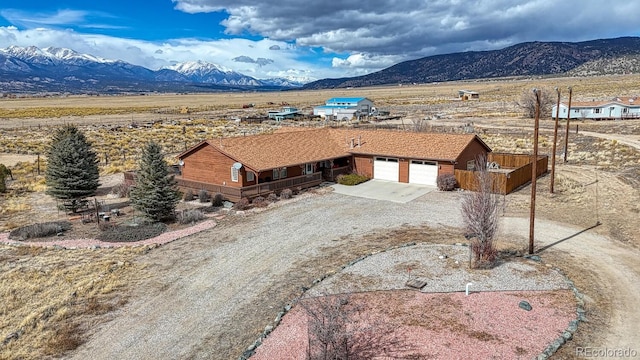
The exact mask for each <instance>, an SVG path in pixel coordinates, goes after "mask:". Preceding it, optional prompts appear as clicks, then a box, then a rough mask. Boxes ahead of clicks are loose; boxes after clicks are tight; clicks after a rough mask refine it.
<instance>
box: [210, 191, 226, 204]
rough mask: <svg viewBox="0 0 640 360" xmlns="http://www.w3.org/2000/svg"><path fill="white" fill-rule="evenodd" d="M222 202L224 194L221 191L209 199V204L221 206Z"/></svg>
mask: <svg viewBox="0 0 640 360" xmlns="http://www.w3.org/2000/svg"><path fill="white" fill-rule="evenodd" d="M223 204H224V195H222V194H221V193H216V194H215V195H214V196H213V200H211V205H213V206H222V205H223Z"/></svg>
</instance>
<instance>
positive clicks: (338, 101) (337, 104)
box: [313, 97, 375, 120]
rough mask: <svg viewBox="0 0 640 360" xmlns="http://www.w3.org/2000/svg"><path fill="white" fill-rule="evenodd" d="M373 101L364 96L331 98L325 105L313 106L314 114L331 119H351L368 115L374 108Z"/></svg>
mask: <svg viewBox="0 0 640 360" xmlns="http://www.w3.org/2000/svg"><path fill="white" fill-rule="evenodd" d="M374 109H375V108H374V106H373V101H371V100H369V99H367V98H364V97H358V98H331V99H329V100H327V101H326V102H325V104H324V105H321V106H316V107H314V108H313V115H316V116H320V117H322V118H327V119H331V120H350V119H352V118H353V117H359V115H368V114H370V113H371V112H372V111H373V110H374Z"/></svg>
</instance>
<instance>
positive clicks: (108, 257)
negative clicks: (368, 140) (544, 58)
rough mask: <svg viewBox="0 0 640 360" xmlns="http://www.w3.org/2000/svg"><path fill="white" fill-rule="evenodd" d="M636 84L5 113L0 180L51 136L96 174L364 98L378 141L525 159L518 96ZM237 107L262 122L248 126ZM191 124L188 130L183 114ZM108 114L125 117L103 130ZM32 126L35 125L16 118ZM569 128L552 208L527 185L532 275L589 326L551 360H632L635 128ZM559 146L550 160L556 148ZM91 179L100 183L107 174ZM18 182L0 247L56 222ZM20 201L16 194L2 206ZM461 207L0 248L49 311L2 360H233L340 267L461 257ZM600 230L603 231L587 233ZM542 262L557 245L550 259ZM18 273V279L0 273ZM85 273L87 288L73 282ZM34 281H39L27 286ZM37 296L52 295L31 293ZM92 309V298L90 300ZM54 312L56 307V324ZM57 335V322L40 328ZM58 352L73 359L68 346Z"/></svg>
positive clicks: (160, 102)
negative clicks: (587, 355) (56, 278)
mask: <svg viewBox="0 0 640 360" xmlns="http://www.w3.org/2000/svg"><path fill="white" fill-rule="evenodd" d="M638 83H640V75H634V76H626V77H600V78H593V79H589V78H585V79H582V78H581V79H576V78H567V79H540V80H535V81H525V80H518V81H490V82H472V83H464V82H463V83H448V84H430V85H420V86H403V87H384V88H370V89H349V90H344V91H312V92H282V93H257V94H207V95H158V96H139V97H98V98H92V99H91V100H92V101H87V98H84V97H69V98H66V99H16V100H2V101H0V110H2V111H3V115H2V116H0V119H1V120H0V135H1V136H2V139H3V140H2V146H0V153H2V154H3V155H2V156H3V157H2V158H0V159H1V160H0V162H3V161H6V162H7V163H11V162H13V163H15V162H16V159H24V160H29V159H28V158H27V157H31V158H30V159H31V160H33V156H34V154H35V151H40V152H41V151H42V149H43V148H44V146H45V145H46V144H45V142H43V139H47V136H48V135H47V134H48V132H50V130H51V129H50V128H49V126H53V125H55V124H62V123H69V122H71V123H77V124H79V125H80V126H81V127H82V128H83V129H84V130H86V131H89V132H90V133H91V134H90V136H89V137H90V138H91V139H93V141H96V142H97V141H101V142H100V146H102V147H101V148H100V149H101V150H100V154H101V156H102V155H103V153H104V151H103V149H108V148H109V147H117V148H118V149H120V148H121V147H122V148H124V147H127V146H128V147H131V145H130V144H136V143H139V142H140V141H143V140H144V139H149V138H153V136H158V139H159V140H160V141H164V142H165V143H166V144H168V146H171V147H172V149H173V148H175V149H181V148H182V147H183V146H184V144H183V141H182V139H181V138H180V135H179V134H180V132H181V131H182V126H183V125H182V123H179V124H180V125H175V124H177V123H175V122H184V124H187V123H193V124H194V126H191V127H188V128H187V129H186V133H187V135H188V136H189V139H192V140H193V141H196V140H197V139H198V138H199V137H211V136H217V135H215V134H218V131H228V130H229V129H233V131H234V132H236V133H237V129H238V128H236V127H235V126H236V125H234V124H235V122H233V121H232V122H228V123H227V122H219V121H220V120H224V121H226V120H232V119H234V118H236V117H241V116H250V115H256V114H260V113H264V112H266V110H268V109H277V108H279V107H280V106H281V105H280V104H282V103H288V104H291V105H292V106H297V107H299V108H301V109H306V110H307V111H308V110H310V109H311V107H312V106H313V105H317V104H320V103H322V102H323V101H324V100H326V99H327V98H329V97H333V96H367V97H369V98H371V99H372V100H373V101H375V102H376V105H377V106H379V107H380V108H387V109H389V110H391V112H392V113H393V114H396V115H400V116H402V117H403V118H402V119H401V120H399V122H398V121H396V122H395V123H392V122H387V121H382V122H380V124H387V125H392V126H396V127H405V128H411V126H414V125H415V124H416V123H419V122H420V121H421V120H422V119H425V118H427V117H428V118H429V119H431V120H429V121H428V128H429V129H433V130H437V131H457V132H460V131H463V130H464V127H465V125H472V128H473V130H474V131H475V132H476V133H478V134H479V135H480V136H481V137H482V138H483V140H485V141H486V142H487V143H488V144H489V145H490V146H491V147H492V148H493V149H494V150H496V151H512V152H520V153H529V152H530V151H531V144H532V123H533V122H532V120H530V119H524V118H522V117H521V116H520V114H519V112H520V110H519V109H518V107H517V106H516V105H515V102H516V101H517V100H518V97H519V96H520V94H521V93H522V91H524V90H527V89H530V88H532V87H546V88H553V86H560V87H563V88H566V86H568V85H573V86H574V100H576V101H586V100H591V99H607V98H610V97H613V96H629V95H636V93H637V89H638ZM460 88H465V89H470V90H475V91H479V92H480V93H481V100H480V101H478V102H464V103H463V102H459V101H453V100H452V98H453V97H455V96H456V94H457V90H459V89H460ZM94 100H95V101H94ZM246 103H255V105H256V106H255V107H254V108H250V109H243V108H242V105H243V104H246ZM185 107H187V108H189V113H187V114H180V111H181V109H183V108H185ZM59 108H62V109H64V108H66V109H67V110H69V109H71V110H70V112H71V113H73V112H74V111H77V112H78V114H80V113H82V111H85V110H86V111H88V112H89V113H92V115H75V116H74V115H69V111H67V112H65V111H63V112H62V114H63V115H60V116H55V117H51V116H50V117H47V115H46V114H47V113H50V112H51V111H52V109H59ZM83 108H90V109H89V110H87V109H85V110H82V109H83ZM34 109H35V110H34ZM104 109H111V110H113V109H115V110H117V111H120V112H121V113H117V114H112V113H110V111H105V110H104ZM32 110H33V111H32ZM34 111H35V112H34ZM7 114H8V115H7ZM34 114H36V115H34ZM37 114H43V115H42V116H40V115H37ZM27 115H29V116H31V117H24V116H27ZM12 116H13V117H12ZM200 119H204V120H202V124H198V125H195V124H196V123H198V121H201V120H200ZM155 120H163V123H162V124H159V125H154V126H155V127H153V128H150V129H148V130H146V129H128V130H124V128H123V129H122V130H123V131H121V132H118V131H115V130H112V129H113V127H112V126H113V125H120V126H122V127H125V125H127V124H130V123H132V122H137V123H144V122H149V121H155ZM205 120H206V121H205ZM172 122H174V124H172ZM45 124H46V125H45ZM98 124H99V125H100V126H99V127H98V126H96V125H98ZM574 124H577V125H579V131H578V134H575V129H574V128H573V127H572V128H571V133H570V137H569V162H568V163H567V164H563V163H561V160H560V159H561V157H560V155H561V152H562V146H559V150H558V156H559V164H558V166H557V168H556V175H557V177H556V182H555V184H556V192H555V194H550V193H549V180H550V176H549V175H547V176H545V177H543V178H541V179H539V180H538V194H537V200H536V203H537V207H536V218H537V221H536V239H537V241H538V242H537V248H538V249H542V252H541V256H542V258H543V262H544V263H545V264H551V265H553V266H557V267H559V268H560V269H562V270H563V271H564V272H565V273H566V274H567V275H568V276H569V277H570V278H571V279H572V280H573V281H574V282H575V283H576V286H577V287H578V288H579V289H580V290H581V291H582V292H583V293H584V294H585V299H584V302H585V307H586V309H587V314H586V316H587V318H588V320H589V322H587V323H582V324H581V325H580V328H579V330H578V333H577V334H576V336H575V337H574V339H573V340H571V341H570V342H569V343H568V344H567V345H565V346H564V347H563V348H562V350H561V351H560V353H558V354H557V355H556V358H560V359H565V358H574V357H575V348H576V347H585V346H592V347H604V346H606V347H632V348H633V347H634V346H635V348H636V350H638V351H640V349H638V348H637V344H640V339H639V338H638V334H639V333H640V331H639V329H638V327H637V324H638V323H640V319H639V318H638V312H637V311H636V309H635V308H634V304H635V303H637V302H638V300H640V288H639V287H638V284H640V268H639V265H638V262H637V258H638V255H640V254H639V250H638V249H639V248H640V234H639V233H638V231H637V230H638V224H639V223H638V220H637V219H638V217H639V214H640V180H638V179H640V150H638V149H637V146H636V145H637V141H638V136H640V121H638V120H632V121H607V122H589V121H585V122H576V123H574ZM242 126H244V125H242ZM541 128H542V130H541V150H540V152H541V153H542V154H550V149H551V142H552V136H553V121H552V120H551V119H548V118H546V119H543V121H542V124H541ZM225 129H226V130H225ZM246 129H252V127H250V126H248V127H247V128H246ZM247 131H249V130H247ZM250 131H253V130H250ZM256 131H264V129H263V128H260V129H257V130H256ZM137 134H140V135H137ZM176 134H178V135H176ZM125 135H126V139H127V140H126V142H127V144H125V145H121V143H120V142H121V140H120V137H122V138H125ZM6 139H9V140H7V141H5V140H6ZM100 139H106V140H105V141H102V140H100ZM559 139H560V141H559V144H562V143H563V140H564V135H563V133H562V132H561V135H560V137H559ZM119 141H120V142H119ZM190 141H191V140H190ZM132 151H133V150H132ZM23 154H26V155H23ZM132 154H133V153H132ZM125 155H126V154H125ZM25 156H26V157H25ZM122 156H123V155H122V154H121V153H120V152H117V153H114V154H109V159H110V160H111V161H112V162H115V160H114V159H115V158H116V157H122ZM123 160H124V159H123ZM131 160H132V157H129V156H128V155H126V162H127V163H129V165H127V164H126V163H125V161H123V162H122V164H117V166H118V167H117V168H121V167H124V166H130V164H133V162H132V161H131ZM110 165H113V164H111V163H110ZM101 167H102V169H103V172H104V173H108V172H107V170H106V169H107V165H105V164H102V165H101ZM112 168H116V167H112ZM14 174H17V175H18V177H19V180H17V181H16V183H13V184H10V188H11V189H12V190H11V191H10V193H9V194H7V195H2V197H0V229H9V228H14V227H16V226H19V225H22V224H25V223H30V222H34V221H44V220H52V219H57V218H58V217H59V216H60V215H59V214H58V213H57V212H54V211H52V209H55V201H53V200H51V198H49V197H48V196H46V195H44V194H43V192H42V191H43V187H44V185H43V183H42V180H41V178H39V177H38V176H37V175H36V174H35V170H34V166H33V165H32V166H31V167H25V168H22V169H16V171H14ZM114 179H118V178H117V177H114ZM23 181H24V182H23ZM116 182H117V180H115V181H114V184H115V183H116ZM18 185H19V186H18ZM16 188H19V191H14V190H17V189H16ZM104 196H106V195H104ZM460 196H461V194H459V193H440V192H434V193H431V194H428V195H426V196H425V197H423V198H420V199H418V200H416V201H414V202H411V203H409V204H406V205H398V204H389V203H381V202H375V201H367V200H364V199H345V198H343V197H340V196H338V195H336V194H330V193H329V194H320V193H318V194H313V193H310V194H307V195H305V196H301V197H299V198H296V199H295V200H294V201H291V202H290V203H288V204H286V205H285V204H284V203H282V204H281V205H278V206H276V207H274V208H273V209H269V210H267V211H264V212H261V213H258V214H255V215H250V216H247V217H228V218H226V219H224V220H222V221H221V222H220V223H219V224H218V226H217V227H216V228H215V229H212V230H210V231H206V232H203V233H201V234H197V235H193V236H191V237H188V238H186V239H183V240H179V241H176V242H174V243H171V244H168V245H166V246H162V247H160V248H156V249H152V250H149V249H147V250H144V249H136V250H132V251H129V252H128V251H126V250H119V251H118V252H115V251H111V250H107V249H102V250H100V251H77V252H76V253H72V252H68V251H62V252H61V251H53V250H24V249H20V248H13V247H5V246H2V247H0V250H1V251H0V258H2V260H3V262H2V264H3V273H4V274H9V273H10V274H11V276H17V277H13V278H11V280H10V281H12V282H15V283H16V284H18V283H20V281H22V282H23V284H31V285H33V286H34V292H33V294H37V293H41V294H47V295H46V296H47V297H46V298H44V299H40V300H39V301H40V302H38V303H37V304H32V305H29V306H30V309H33V310H32V311H31V312H27V313H25V314H24V315H23V318H19V319H18V318H16V320H14V323H11V325H10V326H8V327H7V329H8V330H4V329H5V328H4V327H3V333H0V337H2V339H5V338H6V337H7V336H9V335H11V334H12V333H13V331H15V329H18V328H20V327H21V326H23V325H25V324H26V325H30V326H31V325H32V324H37V326H35V327H34V328H33V330H30V331H31V332H30V333H29V334H28V335H24V336H22V335H21V336H20V337H19V338H18V339H19V340H18V341H12V342H11V343H10V344H11V345H10V347H4V348H3V349H2V351H3V352H2V353H1V354H2V357H4V356H5V355H6V357H7V358H24V359H28V358H43V357H47V356H49V357H52V356H55V355H56V354H60V353H61V352H64V351H68V350H70V349H73V348H75V347H76V346H78V345H80V344H82V343H83V342H84V344H82V345H80V347H79V348H78V349H77V350H75V351H72V352H70V353H68V356H71V357H74V358H78V359H82V358H86V357H87V356H91V357H93V358H96V359H101V358H105V359H106V358H114V357H115V358H130V357H132V356H134V357H136V358H141V359H144V358H149V359H150V358H157V357H158V356H160V357H172V358H194V359H196V358H207V359H209V358H220V359H229V358H236V357H237V356H238V355H240V354H241V353H242V352H243V351H244V350H245V349H246V347H247V346H248V345H250V344H251V343H252V342H253V341H254V340H255V339H256V338H257V337H258V335H259V334H260V333H261V332H262V331H263V330H264V327H265V326H266V325H269V324H270V323H271V322H272V321H273V318H274V317H275V315H276V314H277V313H278V312H279V311H280V310H281V309H282V307H283V306H285V305H286V304H287V303H289V302H291V301H292V300H293V299H294V298H295V297H296V296H298V295H299V294H300V292H301V289H302V287H308V286H310V284H311V283H312V282H313V280H314V279H316V278H318V277H321V276H323V275H324V274H326V273H330V272H334V271H336V270H337V269H338V268H339V267H340V266H342V265H344V264H345V263H348V262H349V261H352V260H353V259H356V258H358V257H360V256H362V255H365V254H368V253H370V252H372V251H376V250H381V249H384V248H387V247H389V246H393V245H397V244H403V243H408V242H427V243H456V242H462V241H463V237H462V236H461V232H460V230H459V227H460V219H459V209H458V205H457V204H458V201H459V197H460ZM529 196H530V187H529V186H527V187H524V188H522V189H520V190H518V191H517V192H515V193H514V194H511V195H508V196H507V197H506V198H505V200H506V201H505V206H504V209H503V215H504V220H503V235H502V237H501V240H502V242H501V243H500V246H501V248H502V249H504V250H514V251H522V250H523V249H524V248H525V247H526V243H527V234H528V213H529ZM597 222H600V223H601V225H599V226H595V227H594V225H595V224H596V223H597ZM552 244H555V245H553V246H551V247H549V248H545V247H546V246H548V245H552ZM74 261H76V262H78V263H79V264H87V263H94V264H96V266H97V268H95V267H86V268H82V267H73V269H70V271H71V272H67V273H65V274H64V275H62V276H63V278H64V279H68V282H67V283H55V284H54V283H47V282H45V281H44V280H43V279H44V278H46V277H43V276H40V275H42V274H47V273H49V272H51V271H53V270H52V269H62V268H64V267H65V265H66V264H70V263H72V262H74ZM114 263H115V264H120V263H122V264H125V265H124V266H116V267H115V268H114V270H113V271H111V272H110V270H109V269H111V267H112V266H113V264H114ZM14 268H15V269H19V270H20V271H18V270H13V271H10V272H9V270H10V269H14ZM85 270H86V271H88V272H83V271H85ZM92 272H93V273H92ZM111 273H113V274H118V279H121V280H122V281H120V280H118V281H116V278H114V277H113V276H111V275H105V274H111ZM20 274H23V275H24V276H23V275H20ZM34 274H40V275H38V276H37V277H34V276H35V275H34ZM93 274H101V276H102V277H101V278H100V279H104V281H102V282H101V283H102V284H103V285H101V286H102V287H101V288H100V289H101V290H95V291H94V292H91V291H92V290H91V287H89V286H88V285H87V284H88V283H89V281H90V280H91V279H94V276H93ZM124 274H126V276H125V275H124ZM33 279H40V280H38V281H41V283H40V284H34V283H33ZM74 279H76V280H77V281H76V280H74ZM185 279H188V281H185ZM4 280H7V278H3V281H4ZM7 281H9V280H7ZM31 285H30V286H31ZM37 286H41V287H42V288H41V289H45V288H47V289H49V290H51V291H53V292H52V293H50V292H44V291H42V290H37V289H36V288H37ZM96 286H97V285H96ZM3 287H4V286H3ZM23 287H25V288H26V286H23ZM56 289H57V290H56ZM87 289H88V290H87ZM96 289H97V288H96ZM2 290H3V291H4V290H7V291H8V292H7V294H8V295H6V296H13V298H15V299H19V301H20V302H21V303H24V304H30V303H29V302H28V301H27V300H25V299H31V298H33V299H38V296H36V295H33V294H32V295H24V298H23V297H20V298H18V297H16V296H18V293H17V292H16V291H17V290H15V289H2ZM90 290H91V291H90ZM74 291H76V292H77V293H78V294H81V295H83V294H89V295H90V296H89V295H87V296H88V297H87V298H83V299H87V300H83V302H80V301H77V302H78V304H80V303H81V304H83V307H78V306H76V307H73V308H72V309H73V310H69V308H65V307H62V306H61V305H60V304H70V301H71V300H70V299H71V298H69V297H68V296H69V294H72V293H74ZM87 291H89V292H87ZM99 294H102V295H100V296H97V295H99ZM103 295H104V296H103ZM107 295H108V296H107ZM83 296H84V295H83ZM48 298H50V299H52V300H51V301H52V304H49V307H50V309H48V305H47V299H48ZM53 299H55V301H54V300H53ZM88 299H94V300H88ZM16 301H18V300H16ZM78 304H76V305H78ZM54 305H55V306H54ZM58 305H60V306H58ZM74 306H75V305H74ZM58 311H59V312H58ZM16 313H18V312H17V310H16ZM63 313H65V314H67V313H68V314H74V317H75V318H76V319H80V323H79V324H78V323H75V324H74V327H71V328H66V329H67V330H65V331H68V332H69V331H71V332H70V333H64V332H62V331H60V332H59V333H60V337H58V338H46V337H44V338H43V337H42V336H40V337H38V336H36V335H35V334H55V333H56V332H55V331H53V330H52V328H54V329H55V328H56V327H57V324H64V323H65V321H67V320H65V319H67V316H63ZM20 314H22V313H20ZM52 315H55V316H52ZM34 319H39V320H38V321H34ZM54 320H55V321H62V322H59V323H57V322H52V321H54ZM69 329H71V330H69ZM74 329H81V332H79V333H81V334H85V335H84V336H80V337H78V336H71V335H69V334H73V330H74ZM65 334H66V335H67V337H66V338H65V336H63V335H65ZM47 336H50V335H47ZM2 339H0V340H2ZM20 339H21V340H20ZM65 339H66V340H73V341H69V342H64V340H65ZM23 341H24V343H23ZM175 344H180V346H179V347H176V346H175ZM21 346H24V347H21ZM9 348H10V349H12V350H14V351H13V354H19V355H16V356H14V357H12V356H9V355H8V354H11V353H12V352H11V351H10V352H5V351H7V350H8V349H9ZM17 349H19V351H18V350H17ZM29 354H31V355H29Z"/></svg>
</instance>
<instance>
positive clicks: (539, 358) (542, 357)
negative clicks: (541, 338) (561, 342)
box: [536, 354, 549, 360]
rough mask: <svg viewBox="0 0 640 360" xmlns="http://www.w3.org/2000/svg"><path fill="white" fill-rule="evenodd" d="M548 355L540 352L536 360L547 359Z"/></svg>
mask: <svg viewBox="0 0 640 360" xmlns="http://www.w3.org/2000/svg"><path fill="white" fill-rule="evenodd" d="M548 358H549V357H548V356H547V355H546V354H540V355H538V357H537V358H536V360H547V359H548Z"/></svg>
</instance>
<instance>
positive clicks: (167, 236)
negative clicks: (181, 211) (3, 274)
mask: <svg viewBox="0 0 640 360" xmlns="http://www.w3.org/2000/svg"><path fill="white" fill-rule="evenodd" d="M216 225H217V224H216V222H215V221H213V220H206V221H203V222H201V223H199V224H197V225H193V226H191V227H188V228H185V229H181V230H174V231H170V232H166V233H162V234H160V235H158V236H156V237H152V238H149V239H144V240H140V241H134V242H105V241H100V240H97V239H69V240H60V241H41V242H24V241H16V240H9V233H8V232H7V233H0V244H5V245H11V246H33V247H36V246H39V247H42V248H45V249H56V250H76V249H91V250H97V249H106V248H118V247H134V246H148V247H150V248H154V247H158V246H160V245H164V244H167V243H170V242H172V241H175V240H178V239H182V238H184V237H187V236H190V235H193V234H197V233H199V232H201V231H204V230H208V229H212V228H214V227H215V226H216Z"/></svg>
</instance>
